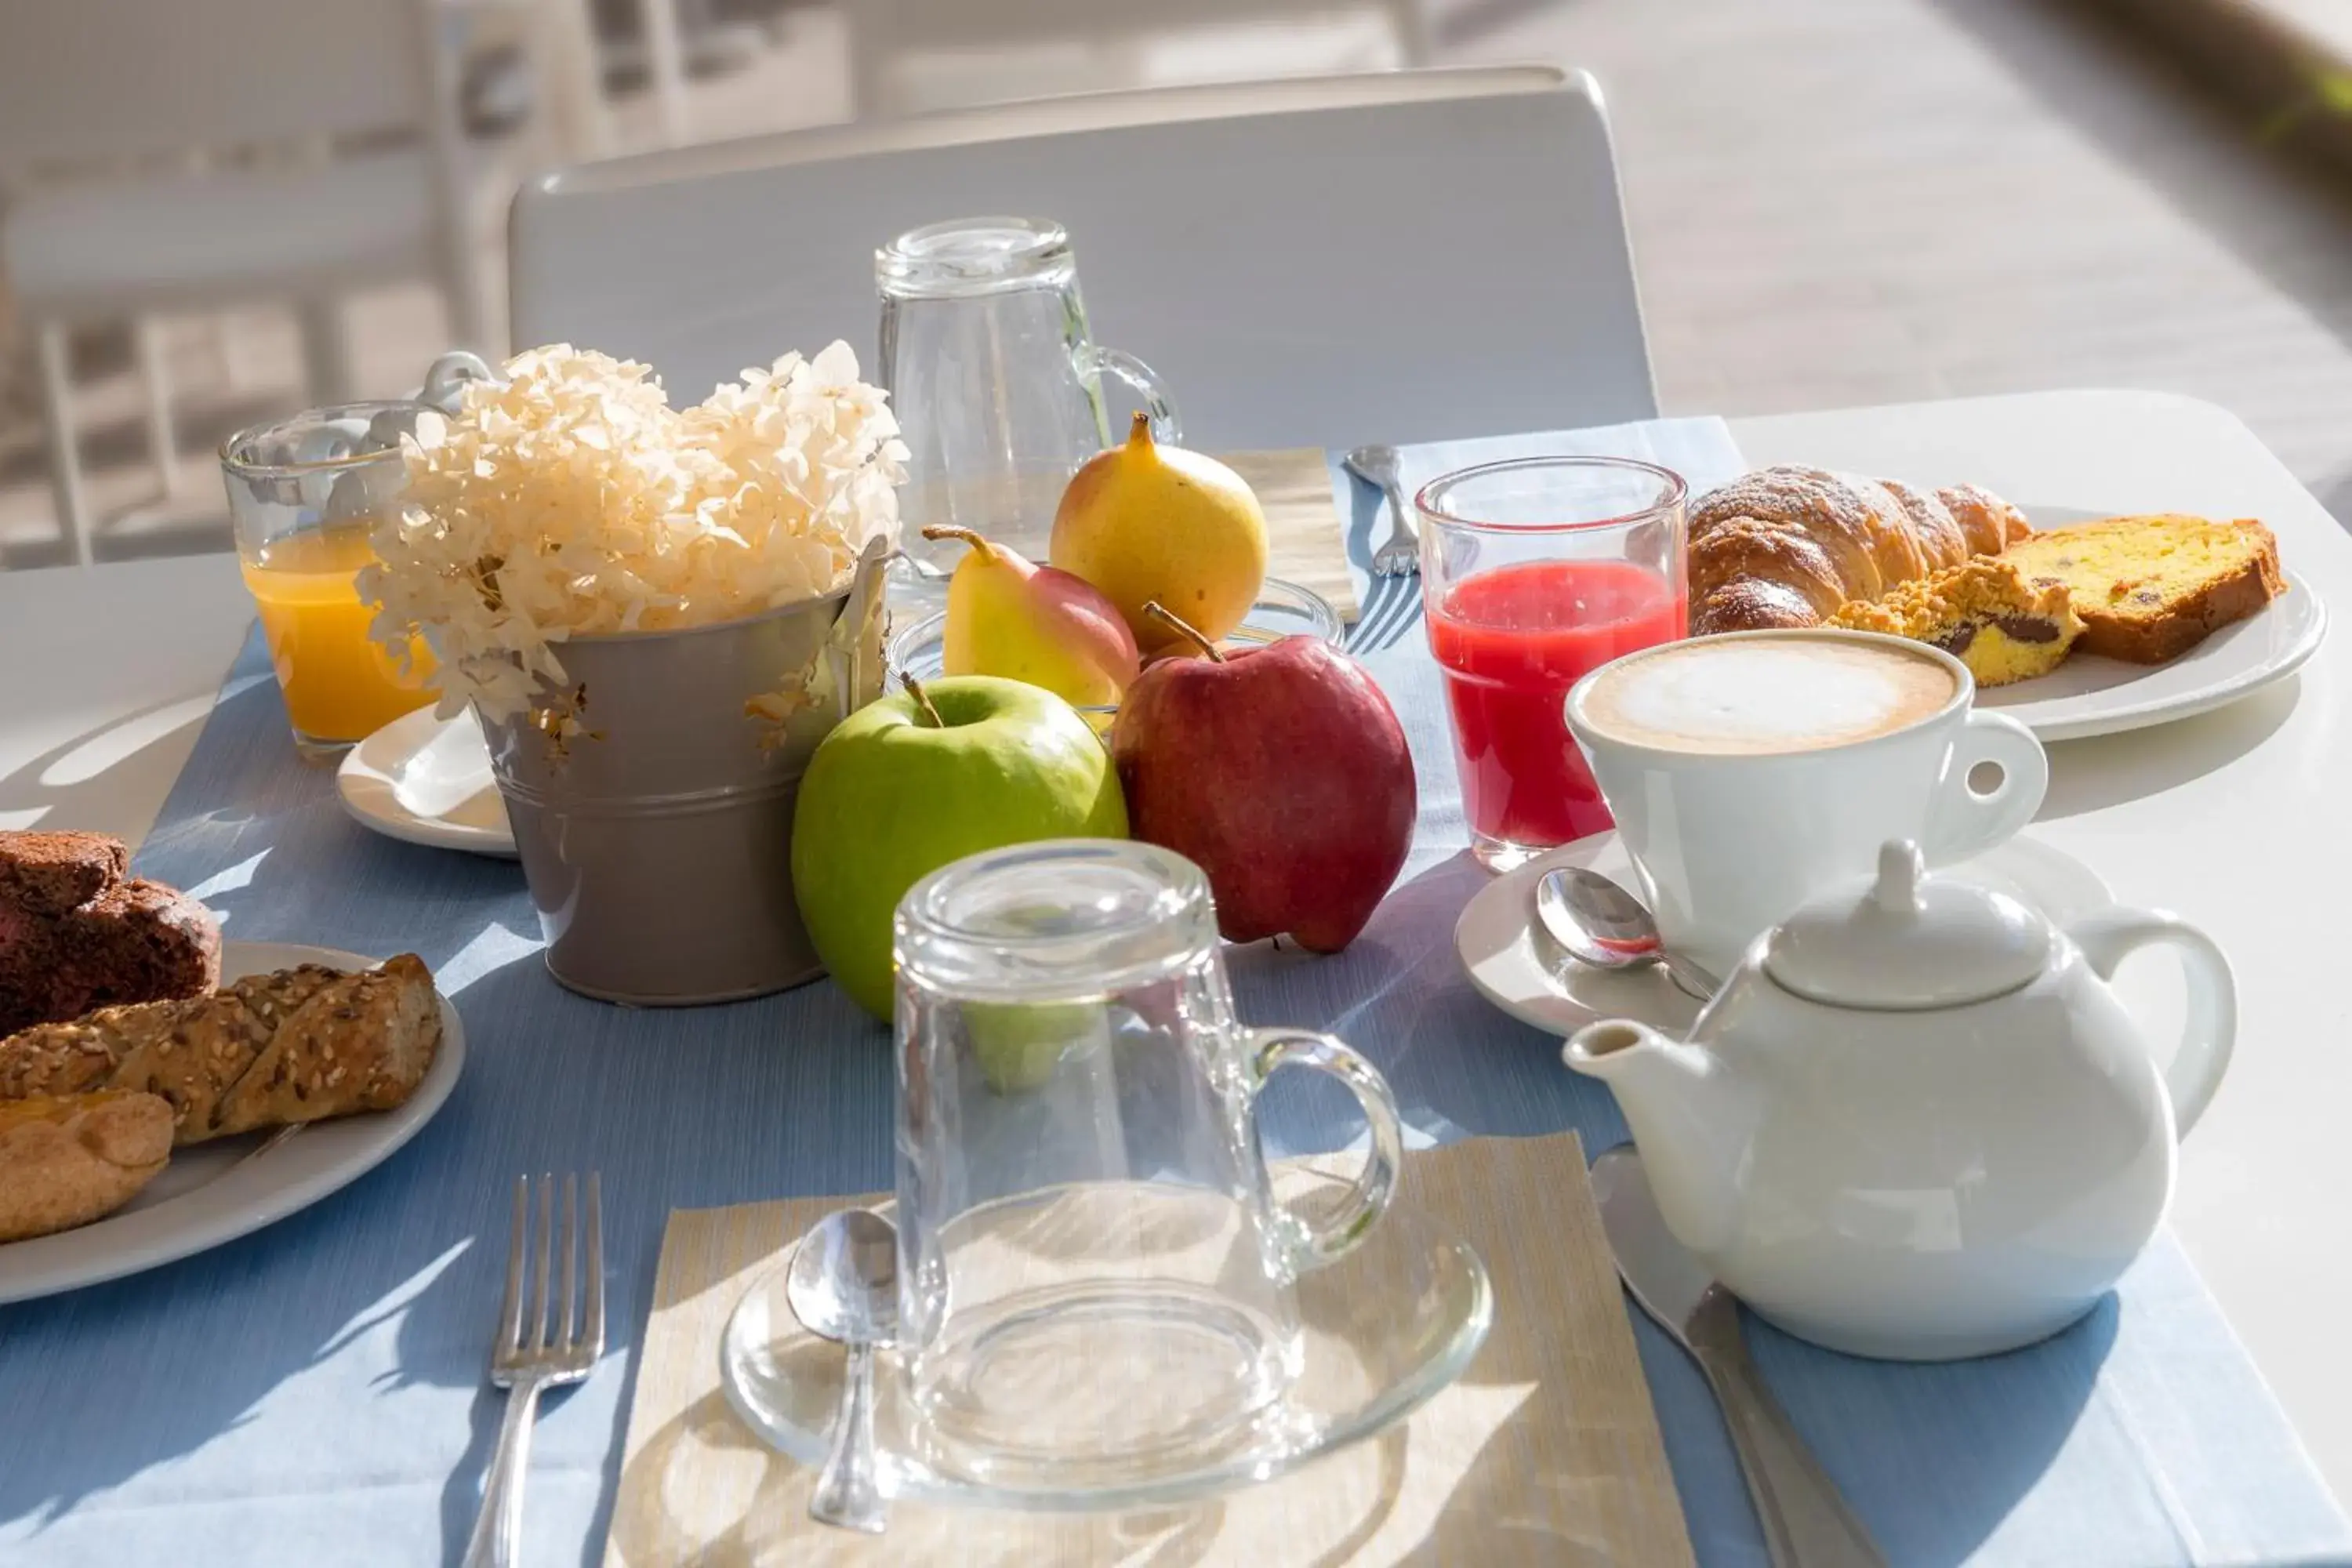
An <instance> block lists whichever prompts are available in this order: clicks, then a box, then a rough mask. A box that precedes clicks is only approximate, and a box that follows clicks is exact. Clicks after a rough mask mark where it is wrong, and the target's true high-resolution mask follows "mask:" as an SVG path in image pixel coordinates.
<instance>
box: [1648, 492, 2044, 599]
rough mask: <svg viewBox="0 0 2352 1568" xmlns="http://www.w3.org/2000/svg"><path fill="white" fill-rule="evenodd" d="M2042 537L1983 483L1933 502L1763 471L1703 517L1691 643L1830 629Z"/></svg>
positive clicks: (1695, 514)
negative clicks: (1841, 611)
mask: <svg viewBox="0 0 2352 1568" xmlns="http://www.w3.org/2000/svg"><path fill="white" fill-rule="evenodd" d="M2031 532H2032V527H2031V526H2030V525H2029V524H2028V523H2027V522H2026V521H2025V514H2024V513H2022V512H2021V511H2019V510H2017V509H2016V508H2015V507H2013V506H2011V505H2010V504H2009V503H2008V502H2007V501H2005V500H2001V499H2000V497H1999V496H1996V495H1994V494H1992V493H1991V492H1990V491H1989V490H1984V489H1978V488H1977V487H1976V486H1974V485H1955V486H1953V487H1951V488H1950V489H1940V490H1937V491H1936V492H1935V494H1933V495H1924V494H1922V493H1921V492H1919V491H1917V490H1915V489H1911V488H1910V487H1909V486H1908V485H1904V484H1898V483H1897V482H1895V480H1893V479H1858V478H1856V477H1855V476H1853V475H1852V474H1832V473H1830V472H1828V471H1827V470H1825V469H1822V468H1759V469H1757V470H1756V471H1755V472H1753V473H1750V474H1744V475H1742V476H1741V477H1740V478H1738V479H1734V480H1732V481H1731V482H1730V483H1729V484H1727V485H1725V486H1723V487H1722V488H1721V489H1714V490H1710V491H1708V492H1707V493H1706V495H1703V496H1701V497H1700V498H1699V499H1698V500H1697V501H1696V503H1694V504H1693V506H1692V507H1691V510H1690V596H1691V597H1690V602H1691V615H1690V621H1691V625H1690V629H1691V635H1692V636H1694V637H1705V636H1706V635H1707V634H1709V633H1711V632H1744V631H1755V630H1759V629H1761V628H1763V627H1767V626H1819V625H1821V624H1822V622H1823V621H1825V620H1827V619H1829V617H1830V616H1832V614H1834V613H1835V612H1836V610H1837V608H1838V606H1839V605H1843V604H1845V603H1846V602H1847V601H1848V600H1853V599H1864V600H1867V599H1875V598H1877V597H1879V596H1880V595H1883V594H1885V593H1886V592H1887V591H1888V590H1890V589H1892V588H1894V587H1895V586H1897V585H1898V584H1904V583H1908V582H1911V581H1913V580H1914V579H1916V578H1920V577H1925V576H1927V575H1928V574H1930V573H1934V572H1939V571H1942V570H1943V569H1945V568H1946V567H1949V566H1958V565H1959V564H1961V563H1963V562H1965V561H1967V560H1968V559H1969V557H1970V556H1972V555H1998V554H1999V553H2000V552H2001V551H2002V550H2003V549H2005V548H2006V547H2007V546H2009V545H2010V544H2011V543H2013V542H2016V541H2018V540H2020V539H2022V538H2024V537H2025V536H2026V535H2027V534H2029V533H2031Z"/></svg>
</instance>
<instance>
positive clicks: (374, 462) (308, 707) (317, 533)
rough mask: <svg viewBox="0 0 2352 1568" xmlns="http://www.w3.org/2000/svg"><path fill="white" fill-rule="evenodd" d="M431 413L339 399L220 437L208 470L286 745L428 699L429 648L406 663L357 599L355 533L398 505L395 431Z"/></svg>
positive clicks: (331, 744) (325, 748)
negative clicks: (262, 645)
mask: <svg viewBox="0 0 2352 1568" xmlns="http://www.w3.org/2000/svg"><path fill="white" fill-rule="evenodd" d="M427 414H432V415H435V416H437V415H438V410H436V409H435V408H433V407H432V405H429V404H425V403H349V404H341V405H337V406H334V407H331V408H316V409H312V410H310V412H308V413H305V414H298V415H296V416H293V417H292V418H290V419H284V420H280V421H278V423H276V424H273V425H263V426H256V427H255V428H253V429H250V430H245V431H240V432H239V433H238V434H236V435H235V436H232V437H229V438H228V439H227V440H226V441H225V442H223V443H222V444H221V453H220V457H221V475H222V478H223V480H224V481H225V482H226V485H227V487H228V502H229V515H230V517H231V519H232V520H233V521H235V523H236V551H237V556H238V559H239V560H240V561H241V562H242V563H243V565H244V570H245V583H246V586H247V588H249V589H251V590H252V592H253V599H254V603H255V605H257V606H258V607H259V609H260V612H261V629H262V634H263V636H264V637H267V638H268V642H269V659H270V663H271V664H272V665H274V666H275V667H276V668H277V671H278V689H280V690H281V691H282V692H284V694H285V697H286V716H287V718H288V719H289V721H292V724H293V727H294V744H295V748H296V749H297V750H298V751H299V752H301V753H302V754H303V755H305V756H307V757H312V758H322V759H323V758H329V757H332V756H335V755H337V754H339V753H340V752H342V751H343V750H344V749H345V748H347V747H349V746H350V745H352V743H353V742H357V741H363V740H365V739H366V738H367V737H368V736H369V735H371V734H373V733H374V732H375V731H378V730H380V729H382V728H383V726H384V725H386V724H389V723H391V722H392V721H394V719H397V718H399V717H400V716H401V715H402V714H404V713H406V712H408V711H410V710H413V709H416V708H421V707H423V706H424V705H425V703H427V702H430V701H432V700H433V695H434V694H433V689H432V668H433V660H432V656H431V653H430V652H429V651H428V650H427V649H426V648H425V645H424V644H423V643H422V642H417V643H415V644H413V645H412V647H410V649H409V653H410V661H409V663H408V664H407V665H406V667H405V668H404V666H403V664H402V662H401V660H400V659H399V658H397V657H396V656H395V655H394V654H393V653H392V652H390V651H388V650H387V649H385V648H384V647H383V646H382V645H380V644H378V643H377V642H376V641H375V640H374V639H373V637H371V636H370V635H369V626H370V625H371V624H372V623H373V621H374V619H375V606H374V605H371V604H369V603H367V602H365V601H364V600H362V598H361V597H360V592H359V585H358V581H357V579H358V576H359V573H360V570H361V568H362V567H364V566H367V565H369V564H370V563H373V561H374V560H375V551H374V549H373V546H372V545H371V544H370V543H369V542H368V532H369V530H370V529H372V528H373V526H374V525H375V521H376V519H377V518H379V517H381V516H383V515H384V514H385V513H386V512H387V511H388V510H391V509H392V508H394V507H397V506H398V505H399V504H400V496H401V492H402V491H403V490H404V489H405V488H406V484H407V474H406V470H405V468H404V467H403V465H402V462H401V457H400V437H402V436H404V435H406V434H408V433H410V432H412V431H414V430H415V428H416V422H417V420H418V419H419V418H420V417H422V416H425V415H427Z"/></svg>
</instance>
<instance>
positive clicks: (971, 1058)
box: [896, 839, 1402, 1489]
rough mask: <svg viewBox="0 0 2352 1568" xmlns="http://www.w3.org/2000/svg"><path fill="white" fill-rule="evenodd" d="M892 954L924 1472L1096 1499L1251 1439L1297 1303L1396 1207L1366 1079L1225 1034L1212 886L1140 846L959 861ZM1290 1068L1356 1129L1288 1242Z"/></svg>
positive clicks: (1099, 844) (923, 891) (1278, 1380)
mask: <svg viewBox="0 0 2352 1568" xmlns="http://www.w3.org/2000/svg"><path fill="white" fill-rule="evenodd" d="M896 955H897V959H898V1248H899V1306H898V1314H899V1318H898V1322H899V1332H898V1344H899V1348H900V1353H901V1357H902V1364H903V1366H904V1369H905V1374H906V1377H907V1380H908V1394H909V1395H910V1396H911V1401H912V1404H913V1406H914V1409H915V1412H916V1419H915V1423H914V1425H915V1426H916V1428H917V1430H918V1432H919V1437H918V1439H917V1441H918V1443H919V1446H920V1447H922V1448H923V1450H924V1451H923V1453H922V1456H921V1457H922V1458H923V1459H924V1460H925V1462H926V1463H928V1464H930V1465H932V1466H934V1467H935V1468H940V1470H942V1471H944V1472H947V1473H951V1474H959V1475H961V1476H964V1477H967V1478H969V1479H974V1480H979V1481H983V1482H993V1483H996V1484H1000V1485H1004V1486H1012V1487H1020V1486H1023V1485H1033V1486H1034V1485H1041V1484H1051V1485H1053V1486H1055V1487H1056V1488H1059V1489H1072V1488H1086V1487H1090V1486H1097V1487H1111V1486H1118V1485H1124V1484H1131V1483H1133V1482H1135V1481H1138V1480H1139V1479H1148V1478H1150V1476H1152V1475H1154V1474H1158V1473H1162V1472H1164V1471H1166V1470H1167V1469H1169V1468H1181V1467H1183V1466H1188V1465H1193V1464H1199V1463H1203V1462H1207V1461H1210V1460H1213V1458H1216V1457H1217V1456H1219V1455H1220V1454H1223V1453H1226V1452H1229V1451H1231V1450H1232V1449H1233V1448H1234V1447H1236V1446H1238V1445H1240V1444H1242V1443H1244V1442H1246V1441H1248V1440H1250V1439H1251V1438H1252V1437H1253V1436H1259V1435H1262V1434H1263V1433H1264V1432H1265V1430H1266V1429H1267V1427H1266V1425H1265V1424H1266V1423H1267V1422H1270V1421H1278V1419H1279V1416H1278V1406H1279V1405H1280V1402H1281V1399H1282V1394H1283V1392H1284V1390H1285V1389H1286V1386H1287V1385H1288V1384H1289V1383H1290V1381H1291V1379H1292V1378H1293V1377H1294V1376H1295V1375H1296V1374H1297V1369H1298V1364H1299V1337H1298V1334H1299V1331H1298V1317H1297V1307H1296V1300H1295V1297H1294V1294H1293V1289H1292V1287H1293V1282H1294V1281H1295V1280H1296V1279H1297V1277H1298V1276H1299V1275H1300V1274H1301V1273H1303V1272H1305V1271H1307V1270H1308V1269H1312V1268H1317V1267H1318V1266H1319V1265H1321V1264H1323V1263H1326V1262H1328V1261H1330V1260H1331V1259H1333V1258H1338V1257H1339V1256H1340V1255H1342V1254H1343V1253H1345V1252H1346V1251H1347V1250H1348V1249H1349V1248H1350V1247H1353V1246H1354V1245H1355V1244H1356V1243H1357V1242H1358V1241H1360V1240H1361V1239H1362V1238H1363V1237H1364V1236H1365V1235H1366V1234H1367V1233H1368V1232H1369V1231H1370V1228H1371V1226H1373V1224H1374V1223H1375V1222H1376V1221H1377V1220H1378V1219H1379V1217H1380V1215H1381V1212H1382V1211H1383V1210H1384V1209H1385V1208H1386V1207H1387V1205H1388V1202H1389V1198H1390V1194H1391V1192H1392V1191H1393V1190H1394V1184H1395V1181H1396V1173H1397V1169H1398V1165H1399V1163H1400V1161H1401V1159H1402V1142H1401V1135H1400V1132H1399V1127H1398V1119H1397V1110H1396V1102H1395V1100H1393V1099H1392V1098H1391V1096H1390V1093H1389V1089H1388V1085H1387V1083H1386V1082H1385V1081H1384V1080H1383V1079H1381V1075H1380V1073H1379V1072H1378V1071H1377V1070H1376V1069H1375V1068H1373V1067H1372V1066H1371V1064H1370V1063H1369V1062H1367V1061H1366V1060H1365V1059H1364V1058H1362V1057H1360V1056H1359V1055H1357V1054H1356V1052H1354V1051H1353V1050H1351V1049H1349V1047H1347V1046H1345V1045H1343V1044H1341V1043H1340V1042H1339V1040H1337V1039H1334V1038H1332V1037H1330V1036H1328V1035H1320V1034H1312V1033H1307V1032H1304V1031H1299V1030H1292V1029H1250V1028H1244V1027H1243V1026H1241V1025H1240V1024H1239V1023H1238V1022H1236V1021H1235V1019H1234V1001H1233V994H1232V991H1231V988H1230V987H1229V986H1228V984H1227V983H1226V978H1225V971H1224V963H1223V957H1222V956H1221V952H1220V945H1219V942H1218V939H1217V921H1216V911H1215V909H1214V907H1213V904H1212V903H1211V901H1210V897H1209V889H1208V883H1207V881H1206V879H1204V878H1203V877H1202V873H1201V870H1200V868H1198V867H1196V866H1194V865H1193V864H1192V862H1191V861H1189V860H1187V859H1185V858H1183V857H1182V856H1180V855H1177V854H1175V853H1173V852H1171V851H1170V850H1166V849H1161V848H1158V847H1153V846H1150V845H1144V844H1132V843H1125V842H1115V841H1108V840H1100V839H1063V840H1051V841H1047V842H1045V843H1038V844H1028V845H1022V846H1019V847H1014V848H1010V849H1003V850H997V851H992V852H989V853H985V854H981V855H975V856H972V857H970V858H966V859H963V860H960V861H957V862H955V863H954V864H953V865H950V866H949V867H947V868H944V869H942V870H940V871H938V872H935V873H933V874H932V875H931V876H930V877H929V878H927V879H924V880H923V881H921V882H919V883H917V884H916V885H915V887H914V888H913V889H911V890H910V891H909V892H908V895H907V897H906V898H905V899H904V900H902V901H901V902H900V903H899V905H898V919H897V927H896ZM1287 1067H1304V1068H1316V1069H1318V1070H1319V1071H1322V1072H1326V1073H1329V1074H1331V1075H1332V1076H1334V1077H1336V1078H1338V1079H1339V1080H1340V1081H1341V1082H1342V1083H1344V1084H1345V1085H1346V1086H1347V1087H1348V1088H1349V1089H1351V1090H1352V1091H1354V1094H1355V1096H1356V1098H1357V1100H1359V1101H1360V1103H1361V1104H1362V1106H1363V1110H1364V1114H1365V1117H1366V1119H1367V1120H1368V1121H1370V1126H1371V1140H1370V1144H1371V1150H1370V1156H1369V1158H1368V1159H1367V1161H1366V1163H1365V1166H1364V1169H1363V1172H1362V1173H1361V1174H1360V1176H1359V1178H1358V1179H1357V1181H1356V1182H1355V1184H1354V1185H1353V1186H1352V1187H1351V1188H1349V1189H1348V1192H1347V1194H1346V1196H1345V1197H1344V1198H1343V1199H1341V1200H1340V1201H1339V1203H1337V1204H1336V1205H1332V1206H1331V1207H1329V1208H1328V1209H1326V1210H1324V1211H1322V1212H1320V1213H1318V1215H1315V1216H1313V1217H1312V1218H1310V1217H1308V1216H1307V1215H1301V1214H1298V1213H1295V1212H1292V1211H1290V1210H1288V1209H1286V1208H1284V1207H1282V1206H1280V1205H1277V1204H1276V1202H1275V1201H1274V1199H1273V1197H1272V1196H1271V1194H1270V1193H1269V1190H1268V1184H1267V1176H1266V1168H1265V1157H1264V1154H1263V1152H1262V1151H1261V1149H1260V1146H1259V1141H1258V1131H1257V1122H1256V1112H1255V1107H1256V1102H1257V1095H1258V1091H1259V1090H1260V1089H1262V1088H1263V1087H1264V1086H1265V1083H1266V1081H1267V1079H1269V1078H1270V1077H1271V1076H1272V1075H1273V1074H1275V1073H1276V1072H1277V1071H1279V1070H1280V1069H1282V1068H1287ZM1042 1478H1050V1483H1046V1482H1045V1481H1044V1480H1042Z"/></svg>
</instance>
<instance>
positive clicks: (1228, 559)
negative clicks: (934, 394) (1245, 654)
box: [1051, 414, 1265, 655]
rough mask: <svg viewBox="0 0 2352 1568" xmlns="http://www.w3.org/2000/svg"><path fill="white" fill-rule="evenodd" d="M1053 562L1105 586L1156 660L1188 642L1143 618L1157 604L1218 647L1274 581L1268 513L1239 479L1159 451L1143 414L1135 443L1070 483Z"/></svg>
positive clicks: (1057, 521) (1205, 462)
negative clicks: (1268, 569) (1268, 560)
mask: <svg viewBox="0 0 2352 1568" xmlns="http://www.w3.org/2000/svg"><path fill="white" fill-rule="evenodd" d="M1051 558H1052V560H1053V563H1054V564H1055V565H1056V566H1058V567H1060V568H1061V569H1062V570H1063V571H1065V572H1073V573H1076V574H1077V575H1079V576H1081V577H1083V578H1085V579H1086V580H1087V582H1089V583H1092V584H1094V585H1095V586H1096V587H1097V588H1099V589H1101V590H1102V591H1103V594H1104V595H1105V596H1106V597H1108V599H1109V600H1110V602H1111V603H1112V604H1114V605H1118V613H1119V614H1120V615H1121V616H1125V617H1126V618H1127V624H1128V626H1129V627H1131V628H1132V629H1133V630H1134V632H1135V640H1136V643H1137V646H1138V647H1140V648H1141V649H1142V650H1143V652H1144V653H1145V654H1147V655H1149V654H1152V653H1155V652H1159V651H1161V650H1163V649H1166V648H1168V647H1170V646H1171V645H1181V639H1180V638H1178V637H1177V636H1176V634H1175V633H1173V632H1171V631H1170V630H1169V629H1168V627H1167V626H1164V625H1162V624H1161V623H1160V622H1158V621H1156V620H1153V619H1152V618H1151V617H1150V616H1147V615H1145V614H1144V613H1143V606H1144V605H1147V604H1150V602H1151V601H1153V600H1155V599H1156V600H1158V601H1159V602H1160V604H1162V605H1166V606H1167V607H1168V608H1169V609H1171V610H1172V611H1174V612H1175V613H1176V614H1177V615H1179V616H1182V617H1183V618H1184V619H1185V620H1186V621H1188V622H1189V623H1191V624H1192V626H1196V627H1198V628H1199V629H1200V630H1201V631H1202V633H1203V634H1204V635H1205V636H1207V637H1210V638H1211V639H1212V640H1214V639H1215V638H1218V637H1223V636H1225V635H1226V634H1227V633H1228V632H1230V631H1232V630H1233V629H1234V627H1235V626H1239V625H1241V622H1242V617H1243V616H1246V615H1247V614H1249V608H1250V605H1253V604H1255V602H1256V601H1257V591H1258V589H1259V588H1260V587H1261V586H1262V585H1263V584H1265V510H1263V509H1262V508H1260V507H1259V505H1258V503H1257V497H1256V496H1255V495H1254V494H1252V493H1251V491H1250V488H1249V486H1248V485H1247V484H1245V483H1244V482H1243V480H1242V477H1241V476H1240V475H1239V474H1237V473H1235V472H1234V471H1233V470H1232V469H1231V468H1227V467H1225V466H1224V464H1223V463H1220V462H1218V461H1217V460H1216V459H1215V458H1207V457H1203V456H1202V455H1201V454H1200V453H1198V452H1187V451H1185V450H1183V449H1182V448H1181V447H1162V446H1159V445H1156V444H1155V443H1154V442H1153V441H1152V439H1151V421H1150V419H1149V418H1148V417H1146V416H1143V415H1141V414H1139V415H1137V416H1135V428H1134V430H1133V432H1132V433H1131V434H1130V435H1129V437H1128V438H1127V444H1126V445H1125V446H1123V447H1112V448H1110V449H1109V450H1108V451H1107V452H1104V453H1103V454H1101V455H1100V456H1099V457H1096V458H1089V459H1088V460H1087V464H1086V466H1085V467H1083V468H1080V469H1079V470H1078V471H1077V472H1076V474H1073V475H1072V476H1071V477H1070V486H1069V489H1066V490H1064V491H1063V492H1062V504H1061V507H1060V509H1059V510H1056V511H1055V514H1054V542H1053V549H1052V556H1051Z"/></svg>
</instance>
